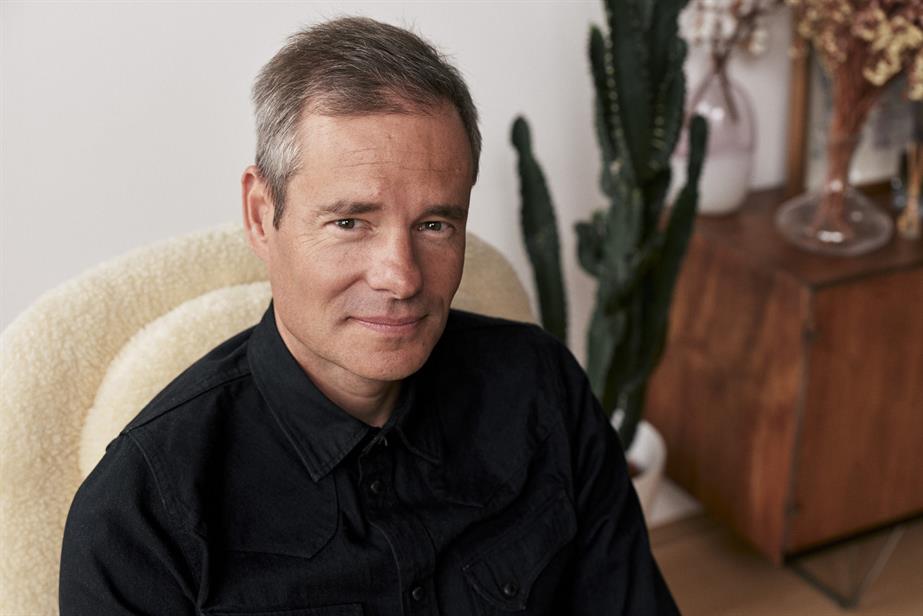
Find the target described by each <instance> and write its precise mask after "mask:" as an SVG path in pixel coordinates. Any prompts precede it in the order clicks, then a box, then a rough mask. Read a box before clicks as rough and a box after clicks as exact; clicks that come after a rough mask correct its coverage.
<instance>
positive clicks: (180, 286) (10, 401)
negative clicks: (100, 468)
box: [0, 225, 534, 615]
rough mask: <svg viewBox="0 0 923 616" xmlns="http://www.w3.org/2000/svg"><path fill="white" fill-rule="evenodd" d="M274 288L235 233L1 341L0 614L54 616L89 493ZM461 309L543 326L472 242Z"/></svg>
mask: <svg viewBox="0 0 923 616" xmlns="http://www.w3.org/2000/svg"><path fill="white" fill-rule="evenodd" d="M265 279H266V273H265V270H264V268H263V266H262V264H261V263H260V262H259V260H258V259H256V258H255V257H254V256H253V255H252V254H251V253H250V251H249V249H248V247H247V246H246V242H245V240H244V237H243V233H242V232H241V231H240V228H239V225H226V226H223V227H220V228H218V229H214V230H210V231H207V232H202V233H198V234H194V235H189V236H185V237H181V238H176V239H171V240H167V241H164V242H160V243H157V244H154V245H151V246H148V247H144V248H141V249H139V250H136V251H134V252H131V253H129V254H127V255H124V256H122V257H119V258H116V259H114V260H112V261H109V262H107V263H104V264H102V265H99V266H97V267H95V268H93V269H92V270H90V271H88V272H86V273H84V274H82V275H81V276H79V277H77V278H75V279H73V280H71V281H69V282H67V283H65V284H63V285H61V286H60V287H57V288H56V289H54V290H52V291H50V292H48V293H47V294H45V295H44V296H42V297H41V298H40V299H39V300H38V301H36V302H35V304H33V305H32V306H31V307H30V308H29V309H28V310H26V311H25V312H24V313H23V314H21V315H20V316H19V318H17V319H16V320H15V321H14V322H13V323H12V324H10V326H9V327H8V328H7V329H6V330H5V331H4V332H3V333H2V334H0V485H2V486H3V487H2V490H0V545H2V546H3V558H0V606H2V608H0V612H2V613H3V614H7V613H9V614H30V615H31V614H54V613H56V612H57V584H58V560H59V557H60V550H61V537H62V534H63V531H64V521H65V518H66V516H67V510H68V507H69V506H70V502H71V500H72V498H73V495H74V492H75V491H76V490H77V487H78V486H79V485H80V482H81V481H82V480H83V478H84V477H85V476H86V475H87V474H88V473H89V472H90V470H92V468H93V466H94V465H95V464H96V463H97V462H98V461H99V459H100V458H101V457H102V455H103V453H104V451H105V447H106V445H107V444H108V443H109V442H110V441H111V440H112V439H113V438H115V436H116V435H117V434H118V433H119V431H120V430H121V429H122V427H123V426H124V425H125V424H126V423H128V421H130V420H131V418H132V417H134V415H135V414H136V413H137V412H138V411H140V410H141V408H142V407H143V406H144V405H145V404H146V403H147V401H148V400H150V399H151V398H152V397H153V395H154V394H156V393H157V392H158V391H159V390H160V389H161V388H162V387H163V386H165V385H166V384H167V383H168V382H169V381H170V380H172V379H173V378H174V377H175V376H176V375H177V374H179V373H180V372H181V371H182V370H183V369H185V368H186V367H187V366H188V365H189V364H191V363H192V362H193V361H195V360H196V359H198V358H199V357H200V356H202V355H203V354H204V353H206V352H207V351H208V350H209V349H211V348H212V347H214V346H215V345H217V344H218V343H219V342H221V341H222V340H224V339H226V338H228V337H230V336H231V335H233V334H235V333H236V332H238V331H240V330H241V329H244V328H246V327H249V326H251V325H253V324H255V323H256V322H257V320H258V319H259V317H260V316H261V315H262V312H263V311H264V310H265V309H266V306H267V304H268V302H269V297H270V295H269V287H268V283H267V282H265ZM453 305H454V306H455V307H457V308H462V309H465V310H471V311H474V312H480V313H484V314H491V315H495V316H501V317H505V318H510V319H514V320H521V321H534V317H533V315H532V312H531V310H530V308H529V301H528V297H527V296H526V293H525V290H524V289H523V286H522V284H521V283H520V281H519V279H518V278H517V277H516V274H515V273H514V271H513V269H512V268H511V267H510V265H509V263H508V262H507V261H506V260H505V259H504V258H503V257H502V256H501V255H500V253H498V252H497V251H496V250H495V249H494V248H492V247H491V246H489V245H488V244H486V243H485V242H483V241H482V240H480V239H478V238H477V237H475V236H473V235H471V234H469V235H468V250H467V255H466V258H465V274H464V277H463V278H462V283H461V287H460V288H459V292H458V294H457V295H456V297H455V301H454V302H453ZM177 340H182V341H183V343H184V344H182V345H176V341H177Z"/></svg>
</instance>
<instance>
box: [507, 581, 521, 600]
mask: <svg viewBox="0 0 923 616" xmlns="http://www.w3.org/2000/svg"><path fill="white" fill-rule="evenodd" d="M518 592H519V586H517V585H516V582H507V583H506V584H504V585H503V594H504V596H506V597H510V598H512V597H515V596H516V594H517V593H518Z"/></svg>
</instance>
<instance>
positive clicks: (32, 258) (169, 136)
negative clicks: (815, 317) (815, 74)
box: [0, 1, 788, 357]
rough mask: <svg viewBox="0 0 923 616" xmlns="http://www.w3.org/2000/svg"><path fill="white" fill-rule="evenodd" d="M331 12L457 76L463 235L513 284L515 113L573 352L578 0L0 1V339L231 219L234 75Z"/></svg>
mask: <svg viewBox="0 0 923 616" xmlns="http://www.w3.org/2000/svg"><path fill="white" fill-rule="evenodd" d="M340 14H364V15H369V16H371V17H375V18H378V19H382V20H385V21H389V22H393V23H396V24H400V25H409V26H413V27H414V28H416V29H417V30H418V31H419V32H422V33H423V34H424V35H425V36H426V37H427V38H429V39H430V40H432V41H434V42H435V43H436V44H437V45H438V46H439V47H440V48H441V49H442V50H444V51H445V52H447V53H448V54H449V55H450V56H452V57H453V58H454V60H455V62H456V64H457V65H458V66H459V67H460V68H461V70H462V72H463V73H464V75H465V76H466V78H467V79H468V82H469V85H470V87H471V89H472V93H473V95H474V98H475V101H476V102H477V104H478V105H479V107H480V112H481V116H482V131H483V133H484V153H483V158H482V161H481V169H482V172H481V179H480V181H479V182H478V185H477V186H476V188H475V191H474V194H473V197H472V209H471V218H470V223H469V224H470V228H471V229H472V230H473V231H475V232H476V233H478V234H479V235H481V236H482V237H484V238H485V239H487V240H488V241H490V242H491V243H493V244H494V245H495V246H497V247H498V248H500V250H501V251H502V252H503V253H505V254H506V255H507V256H508V257H509V258H510V260H511V261H512V263H513V265H514V267H515V268H516V269H517V271H518V272H519V274H520V276H521V277H522V278H523V280H524V281H526V283H527V285H528V286H529V287H530V288H531V273H530V271H529V269H528V264H527V260H526V257H525V253H524V251H523V249H522V246H521V239H520V235H519V224H518V211H517V208H518V186H517V180H516V176H515V171H514V169H515V167H514V165H515V157H514V154H513V152H512V150H511V147H510V146H509V141H508V131H509V126H510V123H511V121H512V119H513V117H514V115H515V114H517V113H520V112H524V113H526V114H527V115H528V117H529V119H530V120H531V122H532V125H533V130H534V133H535V135H534V137H535V141H536V147H537V149H538V153H539V156H540V158H541V160H542V162H543V163H544V164H545V167H546V171H547V173H548V175H549V180H550V184H551V189H552V192H553V195H554V196H555V198H556V200H557V204H558V208H559V224H560V227H561V230H562V234H563V240H564V246H563V251H564V257H565V259H564V261H565V270H566V275H567V276H568V278H569V287H570V288H569V294H570V298H569V299H570V306H571V309H572V315H571V321H572V333H571V340H572V347H573V348H574V350H575V352H576V353H577V355H578V357H582V355H583V348H584V345H583V340H582V338H583V336H582V333H580V332H582V331H583V329H584V327H585V323H586V319H587V315H588V312H589V309H590V303H591V301H592V294H593V286H592V280H591V279H589V278H588V277H586V276H585V275H583V274H582V272H580V271H579V269H578V267H577V265H576V260H575V259H574V257H573V253H574V241H573V240H574V238H573V233H572V231H571V229H572V226H573V222H574V221H575V220H576V219H578V218H583V217H586V216H587V215H588V214H589V212H590V211H591V210H592V209H594V208H596V207H600V206H602V205H603V202H602V200H601V198H600V197H599V195H598V193H597V192H596V176H597V170H598V165H597V155H596V145H595V142H594V140H593V132H592V126H591V117H590V110H591V84H590V78H589V74H588V71H587V61H586V57H585V52H584V48H585V41H586V37H587V33H588V28H589V24H590V23H591V22H593V21H596V22H598V23H601V19H602V11H601V8H600V5H599V3H597V2H595V1H591V2H563V1H562V2H541V1H535V2H516V1H507V2H470V1H464V2H429V3H419V2H388V3H385V2H313V3H305V2H301V3H296V2H291V3H276V2H273V3H270V2H113V3H101V2H66V3H47V2H41V3H40V2H25V3H23V2H0V328H2V327H5V326H6V325H7V324H9V322H10V321H12V319H13V318H15V316H16V315H17V314H18V313H20V312H21V311H22V310H23V309H25V308H26V307H27V306H28V305H29V303H30V302H32V301H33V300H34V299H35V298H36V297H38V296H39V295H40V294H41V293H42V292H44V291H46V290H48V289H50V288H52V287H54V286H55V285H57V284H59V283H61V282H63V281H64V280H66V279H68V278H70V277H72V276H74V275H76V274H78V273H80V272H81V271H83V270H84V269H86V268H88V267H91V266H93V265H95V264H97V263H99V262H101V261H104V260H106V259H109V258H111V257H114V256H116V255H119V254H121V253H123V252H126V251H128V250H130V249H132V248H134V247H137V246H140V245H143V244H146V243H149V242H152V241H154V240H157V239H160V238H164V237H168V236H172V235H176V234H181V233H186V232H189V231H194V230H198V229H202V228H206V227H209V226H212V225H214V224H217V223H220V222H223V221H226V220H232V219H233V220H237V219H239V217H240V214H239V210H240V205H239V203H240V197H239V185H238V181H239V175H240V172H241V170H242V169H243V168H244V167H245V166H246V165H247V164H249V163H250V162H251V161H252V157H253V144H254V138H253V133H252V131H253V128H252V126H253V124H252V118H251V114H250V104H249V99H248V95H249V88H250V84H251V81H252V79H253V77H254V75H255V74H256V72H257V70H258V69H259V67H260V66H261V65H262V64H263V63H264V62H265V61H266V60H268V59H269V58H270V57H271V56H272V54H273V53H274V52H275V51H276V49H278V47H279V46H280V45H281V44H282V42H283V41H284V39H285V37H286V36H287V35H288V34H290V33H292V32H293V31H295V30H296V29H298V28H299V27H301V26H304V25H307V24H311V23H314V22H316V21H319V20H321V19H323V18H325V17H332V16H336V15H340ZM773 32H774V34H775V36H774V40H773V43H774V46H773V49H772V52H771V54H770V55H769V56H767V57H765V58H763V59H761V60H760V61H759V62H757V63H752V62H748V63H746V66H744V65H743V63H741V64H739V65H737V66H736V67H735V75H737V76H739V77H740V80H741V81H742V82H743V83H744V85H745V86H746V87H748V88H749V89H750V91H751V93H752V94H753V99H754V102H755V104H756V110H757V116H758V117H759V119H760V122H759V126H758V130H759V138H760V149H759V151H758V155H757V161H756V172H755V176H754V178H753V183H754V185H756V186H765V185H770V184H775V183H778V182H780V181H781V180H782V173H783V157H784V154H783V150H784V129H783V123H784V117H785V100H786V84H787V60H786V55H785V51H786V50H785V48H786V45H787V40H788V37H787V26H786V22H785V18H784V16H779V17H778V18H776V19H774V20H773ZM700 59H701V58H699V59H698V60H700ZM698 60H697V59H696V58H693V63H692V64H691V65H690V74H691V75H697V74H699V73H700V72H701V70H700V68H699V64H696V62H697V61H698ZM738 69H746V71H744V70H738Z"/></svg>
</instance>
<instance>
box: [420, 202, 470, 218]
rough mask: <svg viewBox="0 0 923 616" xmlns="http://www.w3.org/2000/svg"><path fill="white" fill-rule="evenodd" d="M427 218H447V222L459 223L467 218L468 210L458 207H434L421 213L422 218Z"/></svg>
mask: <svg viewBox="0 0 923 616" xmlns="http://www.w3.org/2000/svg"><path fill="white" fill-rule="evenodd" d="M429 216H436V217H439V218H448V219H449V220H453V221H456V222H461V221H463V220H466V219H467V218H468V209H467V208H464V207H462V206H460V205H434V206H432V207H428V208H426V209H425V210H424V211H423V216H422V217H423V218H427V217H429Z"/></svg>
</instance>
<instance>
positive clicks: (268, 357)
mask: <svg viewBox="0 0 923 616" xmlns="http://www.w3.org/2000/svg"><path fill="white" fill-rule="evenodd" d="M247 359H248V361H249V363H250V370H251V372H252V374H253V377H254V381H255V383H256V386H257V389H259V391H260V394H262V396H263V398H264V399H265V400H266V402H267V404H268V406H269V409H270V412H271V413H272V415H273V417H274V419H275V421H276V422H277V423H278V425H279V427H280V428H281V429H282V431H283V432H284V433H285V435H286V436H287V437H288V439H289V441H290V442H291V443H292V446H293V447H294V448H295V450H296V451H297V453H298V455H299V456H300V457H301V460H302V463H303V464H304V465H305V467H306V468H307V470H308V473H309V474H310V475H311V479H313V480H314V481H320V480H321V479H323V478H324V477H325V476H326V475H327V474H328V473H329V472H330V471H331V470H332V469H333V468H335V467H336V466H337V465H338V464H339V463H340V462H341V461H342V460H343V459H344V458H345V457H346V456H347V455H348V454H349V452H350V451H352V450H353V449H354V448H355V447H356V445H358V444H359V443H360V442H361V441H362V439H363V437H365V435H366V434H368V432H369V430H370V426H369V425H368V424H366V423H364V422H362V421H360V420H358V419H356V418H355V417H353V416H352V415H350V414H349V413H347V412H346V411H344V410H343V409H341V408H340V407H338V406H337V405H336V404H334V403H333V402H332V401H330V399H328V398H327V397H326V396H325V395H324V394H323V393H322V392H321V391H320V390H319V389H318V388H317V386H315V385H314V383H313V382H312V381H311V379H310V378H309V377H308V375H307V374H306V373H305V371H304V370H303V369H302V367H301V366H300V365H299V364H298V362H297V361H296V360H295V358H294V357H293V356H292V354H291V352H290V351H289V350H288V347H287V346H285V342H284V341H283V340H282V336H281V335H280V334H279V329H278V327H277V325H276V319H275V312H274V310H273V305H272V303H270V305H269V308H268V309H267V310H266V313H265V314H264V315H263V318H262V320H261V321H260V322H259V323H258V324H257V326H256V327H255V328H254V329H253V333H252V334H251V336H250V342H249V345H248V349H247ZM417 376H418V375H412V376H411V377H408V378H407V379H405V380H404V382H403V384H402V387H401V394H400V396H399V397H398V402H397V404H396V406H395V409H394V412H393V413H392V414H391V417H390V418H389V419H388V421H387V423H385V425H384V426H382V429H381V432H380V434H379V435H378V437H376V438H381V439H383V438H387V436H388V434H389V433H390V432H391V431H392V430H393V429H394V428H401V430H399V432H400V434H401V437H402V438H403V440H404V442H405V444H406V445H407V448H408V449H409V450H410V451H412V452H413V453H415V454H416V455H418V456H421V457H423V458H425V459H427V460H429V461H431V462H438V461H440V460H441V447H440V446H439V445H440V444H441V439H440V438H438V434H436V433H431V431H432V430H433V429H434V428H436V427H437V426H438V424H436V423H434V420H435V417H430V418H425V417H416V416H425V415H428V414H429V413H428V412H427V410H428V409H419V410H418V411H417V412H411V411H412V410H414V407H415V406H417V404H416V400H417V394H416V389H417V381H418V380H419V379H418V378H417ZM435 410H436V409H435V408H433V409H432V411H435ZM410 416H413V417H414V419H415V420H416V419H423V420H424V421H413V422H407V421H406V420H407V418H408V417H410ZM404 424H407V425H406V426H405V425H404Z"/></svg>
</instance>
